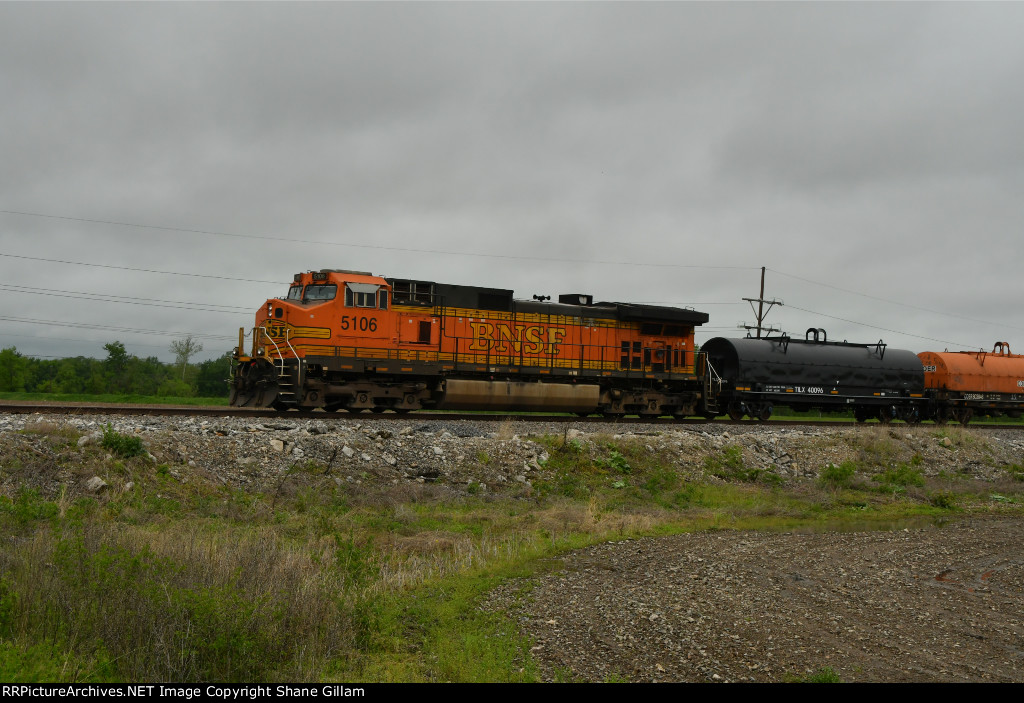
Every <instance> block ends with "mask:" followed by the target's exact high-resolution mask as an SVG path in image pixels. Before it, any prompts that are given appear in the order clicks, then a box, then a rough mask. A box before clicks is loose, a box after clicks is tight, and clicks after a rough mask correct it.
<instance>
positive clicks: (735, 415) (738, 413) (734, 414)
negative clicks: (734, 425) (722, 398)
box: [725, 403, 743, 422]
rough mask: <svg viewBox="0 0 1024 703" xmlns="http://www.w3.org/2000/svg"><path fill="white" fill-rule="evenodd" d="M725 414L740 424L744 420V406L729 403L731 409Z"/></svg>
mask: <svg viewBox="0 0 1024 703" xmlns="http://www.w3.org/2000/svg"><path fill="white" fill-rule="evenodd" d="M725 412H726V414H727V415H728V416H729V419H730V420H732V421H733V422H739V421H740V420H742V419H743V406H742V405H740V404H739V403H729V407H728V409H727V410H726V411H725Z"/></svg>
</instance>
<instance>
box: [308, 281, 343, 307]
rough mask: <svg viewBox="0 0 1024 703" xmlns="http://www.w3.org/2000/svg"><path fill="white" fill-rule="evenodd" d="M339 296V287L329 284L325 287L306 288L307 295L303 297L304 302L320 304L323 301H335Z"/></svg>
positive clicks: (310, 286)
mask: <svg viewBox="0 0 1024 703" xmlns="http://www.w3.org/2000/svg"><path fill="white" fill-rule="evenodd" d="M337 295H338V286H336V285H335V284H333V283H329V284H327V285H323V286H313V285H309V286H306V294H305V295H304V296H303V297H302V302H304V303H312V302H317V303H318V302H320V301H323V300H334V298H335V297H337Z"/></svg>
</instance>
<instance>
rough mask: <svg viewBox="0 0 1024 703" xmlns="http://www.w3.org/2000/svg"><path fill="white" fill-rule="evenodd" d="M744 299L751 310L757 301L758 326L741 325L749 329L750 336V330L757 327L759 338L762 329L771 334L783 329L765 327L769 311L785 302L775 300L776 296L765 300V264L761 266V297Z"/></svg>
mask: <svg viewBox="0 0 1024 703" xmlns="http://www.w3.org/2000/svg"><path fill="white" fill-rule="evenodd" d="M744 300H746V301H747V302H748V303H750V309H751V310H754V303H757V310H754V314H755V315H757V326H756V327H755V326H753V325H741V326H742V327H743V329H745V330H747V334H748V336H749V334H750V330H755V329H756V330H757V338H758V339H761V332H762V331H763V332H764V333H765V334H771V333H772V332H780V331H781V330H779V329H776V328H775V327H768V328H767V329H766V328H765V327H764V318H765V317H767V316H768V312H769V311H770V310H771V309H772V308H773V307H774V306H776V305H779V306H781V305H782V304H783V303H782V301H781V300H775V299H774V298H773V299H772V300H765V299H764V266H762V267H761V295H760V296H759V297H757V298H744ZM765 303H767V304H768V310H765V309H764V306H765Z"/></svg>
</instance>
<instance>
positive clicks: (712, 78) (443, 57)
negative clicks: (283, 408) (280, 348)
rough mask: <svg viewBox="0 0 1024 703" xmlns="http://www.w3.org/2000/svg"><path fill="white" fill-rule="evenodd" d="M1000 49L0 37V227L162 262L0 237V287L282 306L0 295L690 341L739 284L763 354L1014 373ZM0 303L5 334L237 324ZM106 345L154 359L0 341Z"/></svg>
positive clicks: (216, 13) (973, 33)
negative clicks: (675, 335) (616, 307)
mask: <svg viewBox="0 0 1024 703" xmlns="http://www.w3.org/2000/svg"><path fill="white" fill-rule="evenodd" d="M1022 26H1024V7H1022V6H1021V5H1019V4H1001V3H993V4H931V3H927V4H926V3H909V4H904V3H900V4H883V3H877V4H876V3H865V4H860V3H852V4H845V3H844V4H838V3H835V4H834V3H795V4H776V3H753V4H748V3H726V4H712V3H644V4H634V3H622V4H620V3H593V4H590V3H558V4H539V3H524V4H516V3H501V4H498V3H482V4H465V3H458V4H443V3H425V4H420V3H411V4H407V3H379V4H378V3H338V4H335V3H310V4H294V3H286V4H284V3H283V4H276V3H266V4H248V3H237V4H236V3H224V4H220V3H213V4H178V3H167V4H153V3H138V4H131V3H124V4H122V3H118V4H107V3H103V4H90V3H71V4H50V3H46V4H27V3H26V4H2V5H0V91H2V94H3V95H4V101H3V103H2V105H0V154H2V155H3V160H2V166H0V193H2V195H0V209H4V210H9V211H20V212H29V213H41V214H49V215H64V216H71V217H75V218H85V219H96V220H104V221H112V222H122V223H135V224H142V225H155V226H160V227H167V228H171V229H150V228H140V227H131V226H120V225H112V224H102V223H90V222H82V221H79V220H70V219H69V220H62V219H53V218H40V217H30V216H25V215H15V214H0V253H5V254H12V255H18V256H32V257H38V258H47V259H63V260H68V261H76V262H85V263H104V264H110V265H116V266H122V267H127V268H138V269H157V270H164V271H176V272H182V273H193V274H204V275H209V276H226V277H230V278H242V279H258V280H262V281H280V282H281V283H280V284H278V285H274V284H267V283H254V282H246V281H224V280H218V279H215V278H194V277H192V278H190V277H184V276H172V275H159V274H154V273H143V272H136V271H128V270H123V269H101V268H96V267H88V266H75V265H67V264H56V263H44V262H31V261H28V260H25V259H15V258H10V257H7V258H4V257H0V262H2V264H0V265H2V266H3V270H4V277H3V278H4V281H5V283H6V284H7V285H8V286H12V285H13V286H22V287H38V288H50V289H61V290H70V291H87V292H93V293H103V294H108V295H121V296H134V297H138V298H143V297H144V298H153V299H161V300H171V301H191V302H192V307H196V306H197V305H198V304H199V303H201V302H206V303H209V302H216V303H219V304H224V305H230V306H235V307H245V308H248V309H252V310H255V308H256V307H257V306H259V305H260V304H261V302H262V301H263V300H264V299H265V298H266V297H268V296H271V295H279V294H281V293H282V292H283V290H284V289H283V286H284V285H285V282H286V281H288V280H289V279H290V277H291V274H292V273H294V272H295V271H299V270H307V269H311V268H322V267H338V268H356V269H367V270H373V271H375V272H377V273H382V274H386V275H398V276H410V277H418V278H427V279H435V280H442V281H451V282H456V283H464V284H482V285H495V286H501V287H509V288H515V289H516V290H517V292H518V293H520V294H521V295H523V296H524V297H529V295H531V294H533V293H545V294H555V295H557V294H558V293H559V292H567V291H579V292H591V293H594V294H595V295H596V296H597V297H598V298H603V299H619V300H644V301H657V302H666V303H676V304H687V305H693V306H696V307H698V308H702V309H705V310H707V311H708V312H709V313H710V314H711V315H712V323H711V325H709V327H710V328H715V331H714V332H711V334H717V333H719V332H729V333H733V332H735V330H734V328H735V324H736V323H737V322H739V321H741V320H745V321H747V322H750V321H752V315H751V313H750V311H749V308H748V307H747V306H746V304H745V303H743V302H742V301H741V300H740V298H742V297H744V296H746V297H750V296H752V295H755V294H756V291H757V284H758V276H759V268H760V266H768V267H769V268H770V269H771V270H770V271H769V274H768V291H767V292H768V295H769V296H777V297H780V298H782V299H784V300H785V301H786V303H787V306H786V307H783V308H779V309H777V310H775V311H773V313H772V316H771V318H770V319H771V321H772V322H774V323H775V324H777V325H781V326H782V327H784V328H785V329H787V330H789V331H790V332H794V333H802V330H803V329H805V328H807V327H812V326H813V327H826V328H828V329H829V330H830V333H833V335H834V336H837V337H839V338H844V337H845V338H850V339H865V340H874V339H877V338H878V337H880V336H881V337H885V338H886V340H887V341H889V342H890V343H892V344H893V345H894V346H904V347H908V348H911V349H915V350H922V349H926V348H935V347H936V346H943V347H944V346H945V345H946V343H947V342H948V341H952V342H955V343H957V344H963V345H965V346H982V345H984V346H990V345H991V342H992V341H995V339H996V338H1008V339H1009V341H1011V342H1012V341H1013V339H1016V338H1020V333H1021V332H1024V321H1021V320H1020V317H1019V314H1018V313H1017V311H1016V307H1017V306H1016V305H1015V299H1016V297H1017V296H1016V290H1017V287H1018V283H1017V276H1016V275H1015V274H1016V271H1015V269H1016V268H1017V267H1018V264H1017V260H1018V257H1017V252H1018V251H1019V245H1018V244H1017V242H1018V229H1019V223H1020V222H1021V221H1022V217H1021V215H1022V214H1024V213H1022V209H1024V206H1022V204H1021V203H1022V199H1021V198H1020V193H1021V186H1022V185H1024V183H1022V181H1024V178H1022V163H1024V159H1022V154H1021V149H1022V148H1024V147H1022V146H1021V143H1020V140H1019V138H1017V132H1018V131H1019V128H1017V127H1016V126H1017V125H1018V124H1021V123H1022V122H1024V114H1022V113H1024V95H1022V90H1024V89H1022V88H1021V86H1022V85H1024V80H1022V78H1024V76H1022V75H1021V74H1022V71H1024V55H1022V54H1024V49H1022V48H1021V45H1020V42H1019V36H1020V33H1021V28H1022ZM176 229H180V230H201V232H187V231H176ZM212 233H222V234H212ZM229 234H238V235H250V237H233V236H226V235H229ZM260 236H265V237H270V238H269V239H259V238H253V237H260ZM308 242H318V243H308ZM355 245H361V246H355ZM375 247H376V248H375ZM432 252H465V253H470V254H478V255H483V256H463V255H458V256H457V255H453V254H442V253H432ZM502 255H504V256H512V257H515V256H521V257H530V258H518V259H517V258H501V256H502ZM595 262H605V263H595ZM630 264H646V265H630ZM720 267H729V268H720ZM786 274H789V275H786ZM792 276H797V277H799V278H794V277H792ZM801 279H809V280H811V281H814V282H815V283H808V282H806V281H804V280H801ZM822 284H825V285H822ZM829 286H834V287H829ZM836 288H841V289H845V290H837V289H836ZM846 291H854V293H850V292H846ZM5 292H6V293H7V300H8V302H9V305H8V309H9V310H12V311H16V312H10V313H9V314H8V317H19V318H25V319H30V318H34V319H39V320H54V321H60V322H67V323H72V322H74V323H83V322H84V323H88V324H95V325H105V326H107V327H123V328H142V329H155V330H162V331H168V332H171V333H184V332H197V333H201V334H206V335H223V336H226V337H231V336H232V334H234V331H236V330H237V328H238V327H239V326H242V325H248V324H251V314H245V313H230V312H228V313H224V312H220V313H214V312H204V311H200V310H195V309H192V310H190V309H187V308H185V307H170V308H166V307H154V306H144V305H140V304H138V303H141V302H144V301H134V302H135V304H131V305H129V304H124V303H121V304H118V303H110V302H99V301H95V300H91V301H90V300H83V299H80V298H57V297H51V296H43V295H41V294H39V293H34V294H33V293H27V292H24V289H23V288H22V289H11V288H8V289H7V290H5ZM858 294H859V295H858ZM866 295H867V296H875V298H882V299H884V300H877V299H874V298H871V297H865V296H866ZM886 301H900V302H903V303H906V304H909V305H913V306H916V307H906V306H905V305H900V304H897V303H894V302H886ZM801 308H802V309H803V310H801ZM919 308H928V310H921V309H919ZM804 310H810V311H815V312H816V313H820V314H815V313H811V312H804ZM826 316H831V317H826ZM834 318H841V319H834ZM965 318H969V319H965ZM988 322H991V323H995V324H987V323H988ZM855 323H865V324H863V325H858V324H855ZM730 328H733V329H730ZM879 328H881V329H879ZM707 336H709V334H708V333H705V334H703V335H701V337H703V338H706V337H707ZM47 337H53V339H52V340H51V341H48V340H47V339H46V338H47ZM68 338H75V339H77V340H81V341H68ZM115 338H121V339H122V341H125V343H126V344H127V345H128V348H129V351H132V352H133V353H138V354H144V355H148V354H150V353H155V354H158V355H160V356H161V357H162V358H165V359H167V358H169V357H170V354H169V352H168V351H167V350H166V347H167V344H168V340H167V339H165V338H163V337H160V336H157V335H152V334H129V333H122V332H119V331H115V330H85V329H75V328H65V327H54V326H49V325H30V324H27V323H24V322H13V321H11V320H0V340H2V342H0V343H2V344H3V346H7V345H9V344H16V345H17V346H18V348H19V349H21V350H24V351H26V352H28V353H36V354H50V355H61V354H78V353H82V354H88V355H94V356H102V355H103V352H102V344H103V343H105V342H107V341H111V340H112V339H115ZM935 340H939V341H935ZM133 344H135V345H137V346H138V348H137V349H134V348H133V346H132V345H133ZM144 345H150V346H144ZM218 345H221V346H223V348H224V349H227V348H229V347H230V346H231V343H230V341H225V340H216V339H213V338H209V342H208V343H206V354H207V355H213V354H216V353H218V352H219V351H220V348H219V346H218ZM1016 346H1020V347H1021V348H1022V349H1024V342H1021V344H1018V345H1016Z"/></svg>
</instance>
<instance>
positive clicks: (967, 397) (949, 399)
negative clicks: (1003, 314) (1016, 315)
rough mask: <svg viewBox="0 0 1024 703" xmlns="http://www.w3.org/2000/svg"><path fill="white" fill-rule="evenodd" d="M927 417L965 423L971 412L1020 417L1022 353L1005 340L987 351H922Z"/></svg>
mask: <svg viewBox="0 0 1024 703" xmlns="http://www.w3.org/2000/svg"><path fill="white" fill-rule="evenodd" d="M918 357H919V358H920V360H921V365H922V367H923V369H924V386H925V389H926V392H927V393H928V396H929V398H930V399H931V401H932V403H931V408H932V409H931V417H932V419H934V420H935V421H936V422H938V423H944V422H948V421H949V420H956V421H958V422H961V423H963V424H965V425H966V424H967V423H968V422H969V421H970V419H971V418H972V417H973V416H974V415H1003V414H1006V415H1009V416H1010V417H1020V416H1021V411H1024V355H1020V354H1012V353H1011V352H1010V345H1009V344H1007V343H1006V342H996V343H995V345H994V346H993V348H992V351H991V352H983V351H978V352H922V353H920V354H918Z"/></svg>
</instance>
